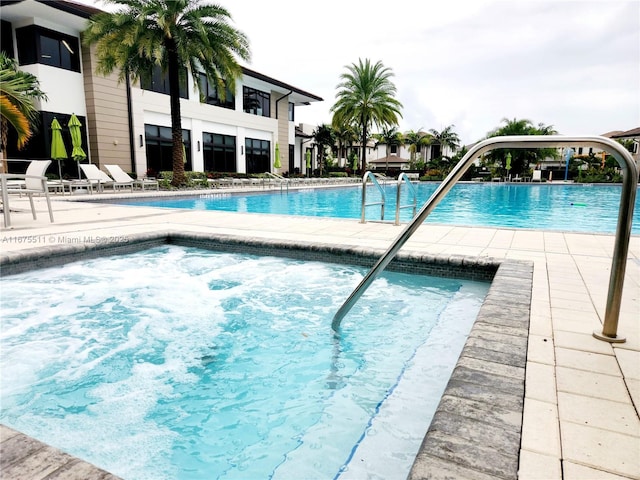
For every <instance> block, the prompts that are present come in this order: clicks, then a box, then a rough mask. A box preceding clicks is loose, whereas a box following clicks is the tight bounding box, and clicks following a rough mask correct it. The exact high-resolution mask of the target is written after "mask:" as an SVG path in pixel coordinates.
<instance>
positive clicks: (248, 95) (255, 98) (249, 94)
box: [242, 86, 271, 117]
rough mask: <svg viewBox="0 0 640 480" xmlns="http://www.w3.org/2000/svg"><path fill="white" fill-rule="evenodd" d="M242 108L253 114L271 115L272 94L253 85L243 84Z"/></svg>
mask: <svg viewBox="0 0 640 480" xmlns="http://www.w3.org/2000/svg"><path fill="white" fill-rule="evenodd" d="M242 109H243V110H244V112H245V113H250V114H252V115H259V116H262V117H271V94H270V93H267V92H263V91H262V90H257V89H255V88H252V87H246V86H243V87H242ZM259 111H260V113H259Z"/></svg>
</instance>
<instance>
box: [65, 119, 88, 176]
mask: <svg viewBox="0 0 640 480" xmlns="http://www.w3.org/2000/svg"><path fill="white" fill-rule="evenodd" d="M67 125H68V126H69V133H70V134H71V145H72V146H73V150H72V151H71V158H73V159H74V160H75V161H76V162H77V163H78V178H80V177H81V175H80V162H81V161H82V160H84V159H85V158H87V154H86V153H85V152H84V150H83V149H82V133H81V132H80V127H81V126H82V124H81V123H80V120H78V117H76V114H75V113H74V114H72V115H71V118H70V119H69V123H68V124H67Z"/></svg>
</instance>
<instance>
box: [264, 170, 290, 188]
mask: <svg viewBox="0 0 640 480" xmlns="http://www.w3.org/2000/svg"><path fill="white" fill-rule="evenodd" d="M264 174H265V176H266V178H265V179H263V180H262V188H264V185H265V180H267V181H269V182H270V181H271V180H275V181H276V182H278V183H279V184H280V191H281V192H282V190H283V185H284V186H286V191H287V192H288V191H289V179H287V178H284V177H283V176H282V175H278V174H277V173H272V172H264Z"/></svg>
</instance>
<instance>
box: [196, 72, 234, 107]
mask: <svg viewBox="0 0 640 480" xmlns="http://www.w3.org/2000/svg"><path fill="white" fill-rule="evenodd" d="M200 89H201V90H202V97H201V98H200V101H201V102H203V103H208V104H209V105H215V106H217V107H223V108H230V109H231V110H233V109H235V108H236V99H235V97H234V95H233V93H231V90H230V89H229V87H227V88H226V91H225V96H224V100H222V99H221V98H220V95H218V89H217V88H216V86H215V85H213V84H211V83H209V79H208V78H207V76H206V75H205V74H204V73H200Z"/></svg>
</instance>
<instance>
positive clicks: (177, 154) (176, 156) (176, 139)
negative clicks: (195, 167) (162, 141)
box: [166, 39, 186, 187]
mask: <svg viewBox="0 0 640 480" xmlns="http://www.w3.org/2000/svg"><path fill="white" fill-rule="evenodd" d="M166 48H167V56H168V60H169V101H170V104H171V141H172V144H173V147H172V152H171V158H172V160H173V162H172V163H173V179H172V180H171V185H173V186H174V187H178V186H180V185H183V184H184V183H185V182H186V177H185V174H184V162H185V161H186V158H184V154H183V144H182V114H181V112H180V67H179V62H178V52H177V50H176V45H175V42H174V41H173V39H167V40H166Z"/></svg>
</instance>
